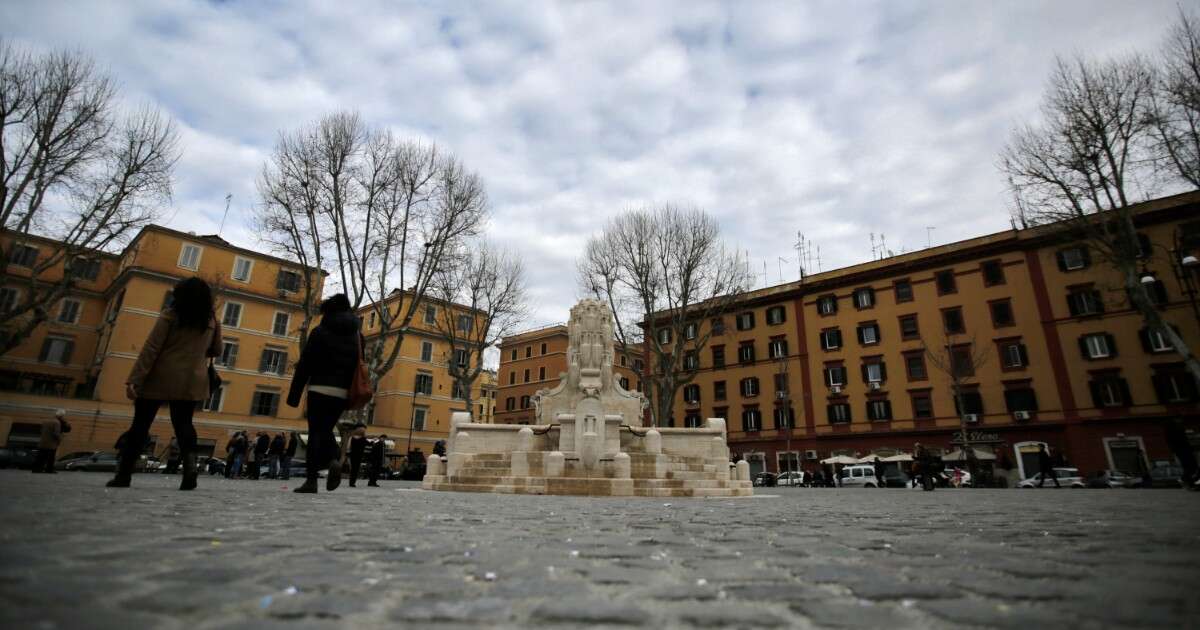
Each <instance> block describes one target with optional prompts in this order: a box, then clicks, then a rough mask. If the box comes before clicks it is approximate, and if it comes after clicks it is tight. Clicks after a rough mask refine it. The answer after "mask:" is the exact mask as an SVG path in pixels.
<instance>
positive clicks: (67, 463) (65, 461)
mask: <svg viewBox="0 0 1200 630" xmlns="http://www.w3.org/2000/svg"><path fill="white" fill-rule="evenodd" d="M99 452H100V451H75V452H74V453H68V454H66V455H63V456H62V457H60V458H58V461H57V462H55V463H54V469H55V470H82V468H79V467H78V466H80V465H81V464H83V462H85V461H87V460H89V459H91V457H92V455H95V454H96V453H99Z"/></svg>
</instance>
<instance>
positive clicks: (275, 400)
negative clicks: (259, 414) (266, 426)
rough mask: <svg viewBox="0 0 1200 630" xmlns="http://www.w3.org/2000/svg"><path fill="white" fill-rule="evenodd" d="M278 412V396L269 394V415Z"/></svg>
mask: <svg viewBox="0 0 1200 630" xmlns="http://www.w3.org/2000/svg"><path fill="white" fill-rule="evenodd" d="M278 413H279V396H278V395H273V396H271V415H272V416H274V415H276V414H278Z"/></svg>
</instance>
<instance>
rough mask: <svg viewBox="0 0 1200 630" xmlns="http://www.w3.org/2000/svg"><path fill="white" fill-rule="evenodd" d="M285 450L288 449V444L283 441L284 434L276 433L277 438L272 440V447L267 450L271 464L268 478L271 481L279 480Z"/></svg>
mask: <svg viewBox="0 0 1200 630" xmlns="http://www.w3.org/2000/svg"><path fill="white" fill-rule="evenodd" d="M285 448H287V444H286V443H285V442H284V440H283V434H282V433H276V434H275V437H273V438H271V446H270V447H269V448H267V458H268V460H269V461H270V463H271V467H270V469H269V471H268V472H267V477H269V478H271V479H278V478H279V460H280V459H281V458H282V457H283V450H284V449H285Z"/></svg>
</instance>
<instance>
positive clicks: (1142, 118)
mask: <svg viewBox="0 0 1200 630" xmlns="http://www.w3.org/2000/svg"><path fill="white" fill-rule="evenodd" d="M1153 89H1154V73H1153V72H1152V70H1151V69H1150V67H1149V66H1148V64H1147V63H1146V62H1145V61H1144V60H1143V59H1141V58H1139V57H1130V58H1127V59H1120V60H1110V61H1104V62H1094V61H1090V60H1086V59H1083V58H1077V59H1074V60H1071V61H1067V60H1063V59H1059V60H1058V62H1057V64H1056V65H1055V69H1054V71H1053V73H1052V74H1051V77H1050V83H1049V86H1048V88H1047V91H1046V94H1045V96H1044V100H1043V103H1042V117H1043V119H1044V120H1043V122H1042V124H1041V125H1039V126H1033V125H1026V126H1024V127H1022V128H1019V129H1017V130H1016V131H1015V132H1014V133H1013V135H1012V138H1011V139H1010V141H1009V143H1008V146H1007V147H1006V148H1005V149H1004V151H1003V153H1002V154H1001V158H1000V168H1001V170H1002V171H1003V172H1004V173H1005V175H1006V176H1007V177H1008V184H1009V187H1010V188H1011V189H1012V192H1013V194H1014V196H1015V198H1016V199H1017V200H1018V209H1019V212H1020V213H1021V214H1022V216H1021V217H1020V219H1021V222H1022V224H1025V225H1028V224H1034V225H1037V224H1047V223H1058V224H1059V225H1060V227H1061V228H1062V230H1063V233H1064V235H1065V237H1066V238H1070V239H1082V240H1085V241H1086V243H1087V245H1088V247H1089V249H1090V250H1091V251H1093V252H1095V253H1097V254H1098V255H1099V257H1100V258H1101V259H1102V260H1103V261H1104V262H1105V263H1106V264H1107V265H1108V266H1109V267H1110V268H1111V269H1112V270H1113V271H1114V272H1115V273H1116V274H1117V276H1118V277H1119V278H1120V283H1121V287H1122V288H1124V290H1125V292H1126V294H1127V295H1128V296H1129V301H1130V303H1131V305H1132V307H1133V308H1134V309H1135V310H1136V311H1137V312H1138V313H1139V314H1140V315H1141V316H1142V319H1143V320H1144V322H1145V324H1146V326H1147V328H1149V329H1150V330H1155V331H1159V332H1160V333H1161V334H1162V335H1163V336H1164V337H1165V338H1166V339H1168V340H1169V341H1170V342H1171V344H1172V346H1174V348H1175V350H1176V352H1177V353H1178V354H1179V356H1180V357H1181V358H1182V359H1183V360H1184V363H1185V364H1186V365H1187V368H1188V371H1189V372H1191V374H1192V376H1193V378H1195V379H1196V381H1197V382H1198V383H1200V361H1198V360H1197V358H1196V355H1195V353H1194V352H1193V351H1192V350H1191V349H1190V348H1189V347H1188V346H1187V344H1185V343H1184V341H1183V338H1182V337H1180V335H1179V334H1178V333H1176V332H1175V330H1174V329H1173V328H1172V327H1170V326H1168V325H1167V324H1166V322H1164V320H1163V317H1162V314H1161V313H1160V312H1159V311H1158V309H1157V308H1156V307H1155V302H1154V299H1153V298H1152V296H1151V295H1150V293H1149V291H1148V289H1147V287H1146V285H1144V284H1142V282H1141V278H1142V274H1141V273H1140V272H1139V265H1141V264H1143V257H1144V254H1146V252H1142V251H1141V250H1142V248H1141V246H1140V244H1139V242H1138V238H1137V231H1136V229H1135V225H1134V217H1133V211H1132V209H1131V206H1132V205H1134V204H1135V203H1137V202H1138V201H1141V200H1143V199H1145V198H1146V197H1147V196H1149V195H1148V192H1149V191H1147V190H1145V189H1144V188H1143V187H1142V182H1143V181H1150V180H1151V179H1153V176H1154V174H1153V172H1147V169H1148V168H1150V166H1149V165H1151V164H1152V162H1153V160H1152V159H1151V158H1152V155H1151V153H1150V151H1149V150H1148V149H1147V145H1148V142H1147V140H1148V138H1149V136H1150V133H1151V127H1152V119H1151V117H1149V116H1147V115H1145V111H1146V108H1147V107H1148V106H1149V103H1150V100H1151V95H1152V92H1153Z"/></svg>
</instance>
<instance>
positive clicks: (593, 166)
mask: <svg viewBox="0 0 1200 630" xmlns="http://www.w3.org/2000/svg"><path fill="white" fill-rule="evenodd" d="M1175 11H1176V5H1175V3H1174V2H1171V1H1163V2H1153V1H1142V2H1096V1H1088V2H1062V1H1056V2H1041V3H1035V2H1005V3H998V2H961V1H953V2H830V3H818V2H784V3H770V2H739V3H729V4H726V3H701V2H674V3H673V2H665V1H664V2H547V3H542V2H532V1H528V0H522V1H519V2H495V1H490V2H486V3H484V2H480V3H469V2H452V3H438V2H420V3H399V2H379V3H372V2H367V1H360V0H354V1H343V2H312V3H308V4H305V3H302V2H246V3H240V2H211V3H206V2H169V1H162V0H146V1H143V2H137V1H131V2H119V3H118V2H95V1H91V0H81V1H79V2H68V1H60V0H56V1H53V2H4V3H0V35H3V37H5V38H6V39H8V40H10V41H11V42H12V43H15V44H17V45H20V46H24V47H27V48H31V49H34V50H46V49H50V48H58V47H68V48H74V49H78V50H81V51H83V52H85V53H87V54H89V55H91V56H93V57H94V58H95V59H96V60H97V61H99V62H100V64H101V65H103V66H105V67H106V68H107V69H108V70H109V71H110V72H111V73H112V74H113V75H114V76H115V77H116V78H117V80H118V81H119V82H120V84H121V86H122V88H123V94H124V96H125V98H126V99H127V100H129V101H130V102H132V103H138V102H151V103H154V104H157V105H158V106H160V107H161V108H163V109H164V110H166V111H167V112H168V113H170V114H171V115H172V116H173V117H174V118H175V120H176V121H177V122H178V123H179V126H180V129H181V131H182V139H183V147H182V149H183V156H182V159H181V161H180V162H179V165H178V170H177V182H176V187H175V197H174V204H173V207H171V208H168V209H166V212H165V216H166V217H167V218H168V219H169V220H168V221H166V222H167V224H169V225H171V226H172V227H175V228H178V229H185V230H195V231H197V232H201V233H212V232H216V231H217V230H218V227H219V224H220V222H221V217H222V212H223V210H224V198H225V195H226V194H227V193H228V194H232V195H233V203H232V210H231V212H230V216H229V218H228V220H227V221H226V223H225V225H224V229H223V231H222V235H223V236H224V237H225V238H227V239H228V240H230V241H233V242H235V243H237V244H239V245H243V246H246V247H256V246H257V245H258V243H257V241H256V237H255V235H254V234H253V233H252V232H251V230H250V229H249V218H248V217H249V213H250V211H251V210H252V208H253V207H254V206H255V204H256V203H257V198H256V193H255V188H254V178H255V175H256V174H257V173H258V172H259V170H260V169H261V167H262V164H263V162H264V159H265V158H266V156H267V154H268V153H269V151H270V149H271V146H272V144H273V142H274V140H275V137H276V134H277V133H278V132H279V131H281V130H290V129H294V128H296V127H298V126H300V125H303V124H305V123H307V122H310V121H313V120H315V119H317V118H319V117H320V116H322V115H323V114H325V113H328V112H332V111H335V110H338V109H356V110H358V111H359V112H360V113H361V114H362V115H363V116H364V117H365V118H366V119H367V120H368V121H369V122H370V123H372V124H375V125H379V126H386V127H390V128H392V129H393V130H395V131H397V132H399V133H400V134H402V135H405V136H408V137H412V138H414V139H424V140H427V141H432V142H436V143H437V144H438V145H439V146H441V147H442V148H443V149H447V150H450V151H452V152H454V153H455V154H456V155H457V156H458V157H460V158H461V159H462V160H463V161H464V162H465V163H466V165H467V166H468V167H469V168H471V169H473V170H475V171H477V172H478V173H479V174H480V175H481V176H482V177H483V179H484V180H485V182H486V184H487V187H488V192H489V196H490V198H491V203H492V208H493V215H492V218H491V222H490V226H489V229H488V232H489V235H490V237H491V238H493V239H494V240H496V241H498V242H500V243H503V244H506V245H508V246H511V247H513V248H515V249H517V250H518V251H519V252H521V254H522V255H523V256H524V257H525V260H526V262H527V265H528V269H529V270H530V275H531V277H530V285H531V287H532V289H533V304H532V308H533V311H534V313H535V315H534V317H533V319H532V320H531V321H530V325H531V326H532V325H536V324H541V323H549V322H555V321H562V320H565V319H566V315H567V309H568V308H569V306H570V304H572V303H573V302H574V301H575V299H576V298H577V297H579V291H578V289H577V288H576V285H575V276H574V271H573V270H574V264H575V259H576V257H577V255H578V253H579V252H580V251H581V249H582V246H583V243H584V242H585V240H586V239H587V237H588V236H589V235H590V234H592V233H593V232H595V231H597V230H598V229H599V228H600V227H601V226H602V224H603V221H604V219H605V217H607V216H611V215H613V214H615V213H618V212H620V211H621V210H622V209H623V208H627V207H631V206H637V205H643V204H653V203H660V202H675V203H681V204H688V205H695V206H699V207H702V208H704V209H706V210H708V211H709V212H711V213H712V214H714V215H715V216H716V217H718V219H719V220H720V223H721V226H722V230H723V233H724V235H725V236H726V238H727V239H728V241H729V242H730V243H731V244H733V245H736V246H737V247H740V248H741V249H744V250H748V251H749V255H750V258H751V259H752V261H753V264H754V268H755V270H756V271H757V272H760V276H759V280H758V282H759V285H760V286H761V285H762V283H763V282H764V281H765V282H766V283H768V284H777V283H779V282H780V281H781V280H782V281H790V280H794V279H795V278H796V277H797V273H798V271H797V264H796V263H797V260H796V252H795V250H794V249H793V246H794V244H795V242H796V234H797V232H803V233H804V235H805V236H806V237H807V238H808V239H809V240H811V241H812V242H813V244H814V245H815V246H819V247H820V253H821V267H822V268H823V269H825V270H828V269H831V268H835V267H840V266H845V265H848V264H854V263H856V262H862V261H864V260H869V259H870V257H871V246H870V236H869V235H870V233H872V232H874V233H875V234H876V235H879V234H883V235H885V237H886V239H887V240H886V242H887V247H888V248H889V249H891V250H893V251H895V252H897V253H899V252H900V251H902V250H912V249H919V248H921V247H924V246H925V245H926V243H927V240H928V241H931V242H932V243H933V244H938V243H944V242H948V241H953V240H959V239H963V238H968V237H971V236H975V235H979V234H983V233H987V232H994V231H998V230H1002V229H1005V228H1007V226H1008V205H1007V199H1006V195H1005V193H1004V190H1003V186H1002V180H1001V178H1000V176H999V175H998V173H997V170H996V167H995V162H996V154H997V152H998V150H999V149H1000V147H1001V146H1002V144H1003V143H1004V140H1005V137H1006V135H1007V133H1008V131H1009V129H1011V128H1012V126H1013V125H1014V124H1016V123H1017V122H1019V121H1022V120H1027V119H1030V118H1032V117H1034V116H1036V110H1037V102H1038V99H1039V97H1040V93H1041V90H1042V86H1043V84H1044V81H1045V77H1046V76H1047V71H1048V69H1049V66H1050V64H1051V63H1052V61H1053V57H1054V55H1055V54H1064V55H1070V54H1073V53H1076V52H1081V53H1085V54H1089V55H1098V56H1103V55H1113V54H1121V53H1123V52H1126V51H1129V50H1133V49H1141V50H1147V51H1149V50H1152V49H1153V48H1155V47H1157V45H1158V43H1159V42H1160V40H1161V38H1162V36H1163V35H1164V32H1165V29H1166V27H1167V25H1168V24H1169V22H1170V21H1171V19H1172V17H1173V14H1174V12H1175ZM927 227H934V228H935V229H934V230H932V231H928V230H927V229H926V228H927ZM780 258H783V259H786V260H787V262H786V263H784V262H782V261H781V260H780ZM764 263H765V266H766V272H767V273H766V275H765V276H763V275H761V272H762V270H763V267H764ZM814 266H815V265H814ZM781 269H782V273H781Z"/></svg>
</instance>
